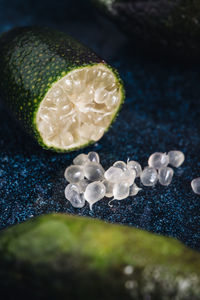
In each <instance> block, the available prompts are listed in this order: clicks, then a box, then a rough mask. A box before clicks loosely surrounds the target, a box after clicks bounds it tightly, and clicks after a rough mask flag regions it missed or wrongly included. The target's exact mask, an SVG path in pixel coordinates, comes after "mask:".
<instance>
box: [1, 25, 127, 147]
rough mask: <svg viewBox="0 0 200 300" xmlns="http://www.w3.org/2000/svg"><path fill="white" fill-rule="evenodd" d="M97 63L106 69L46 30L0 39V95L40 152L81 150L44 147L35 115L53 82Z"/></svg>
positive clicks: (69, 41)
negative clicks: (34, 140)
mask: <svg viewBox="0 0 200 300" xmlns="http://www.w3.org/2000/svg"><path fill="white" fill-rule="evenodd" d="M99 63H101V64H105V65H106V66H108V65H107V64H106V63H105V62H104V61H103V60H102V59H100V58H99V57H98V56H97V55H96V54H95V53H93V52H92V51H91V50H89V49H88V48H87V47H85V46H84V45H82V44H80V43H79V42H77V41H75V40H74V39H73V38H72V37H70V36H68V35H66V34H65V33H62V32H59V31H56V30H52V29H49V28H45V27H44V28H43V27H42V28H41V27H21V28H15V29H12V30H11V31H9V32H7V33H4V34H3V35H2V36H1V37H0V66H1V72H0V94H1V96H2V99H3V100H4V102H5V103H6V105H7V107H8V108H9V110H10V111H11V112H12V113H13V114H14V115H15V117H16V119H17V120H19V121H20V123H21V124H22V126H23V128H24V129H25V130H26V131H27V132H28V133H29V134H30V135H31V136H33V137H35V139H36V140H37V142H38V143H39V144H40V145H41V146H42V147H43V148H45V149H51V150H53V151H57V152H68V151H73V150H77V149H80V148H81V147H77V148H73V149H69V150H63V149H58V148H55V147H48V146H47V145H45V143H44V141H43V140H42V138H41V136H40V134H39V132H38V130H37V126H36V120H35V117H36V113H37V110H38V108H39V105H40V103H41V101H42V100H43V99H44V97H45V95H46V93H47V92H48V90H49V89H50V88H51V87H52V85H53V84H54V83H55V82H57V81H58V80H59V79H61V78H62V77H64V76H65V75H66V74H67V73H69V72H70V71H72V70H75V69H78V68H82V67H88V66H93V65H96V64H99ZM109 68H110V69H111V70H112V72H114V74H115V76H116V80H117V82H119V85H120V89H121V92H122V99H121V101H120V102H123V99H124V91H123V86H122V82H121V80H120V78H119V75H118V73H117V72H116V71H114V70H113V69H112V68H111V67H109ZM113 119H114V117H113ZM92 142H93V141H90V142H89V143H88V144H91V143H92ZM88 144H86V145H82V147H85V146H87V145H88Z"/></svg>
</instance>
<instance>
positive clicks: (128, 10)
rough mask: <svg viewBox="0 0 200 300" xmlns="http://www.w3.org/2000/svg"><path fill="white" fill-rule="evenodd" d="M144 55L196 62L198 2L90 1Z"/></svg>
mask: <svg viewBox="0 0 200 300" xmlns="http://www.w3.org/2000/svg"><path fill="white" fill-rule="evenodd" d="M91 1H92V2H93V3H94V4H95V5H96V6H97V7H98V8H99V9H100V10H101V11H102V12H103V13H105V14H106V15H107V16H108V17H109V18H111V19H112V20H113V21H114V22H115V23H116V24H117V25H118V26H119V28H120V29H121V30H122V31H124V32H126V33H127V34H128V35H129V37H131V38H132V39H133V41H134V42H137V46H140V47H141V48H142V49H144V51H145V52H146V53H152V52H153V53H154V54H158V53H160V52H162V53H164V54H165V55H171V56H172V55H173V56H175V57H176V58H179V59H180V58H182V59H183V58H184V59H187V60H188V61H189V60H190V61H192V60H199V59H200V58H199V48H200V39H199V35H200V1H199V0H194V1H191V0H173V1H170V0H159V1H140V0H91Z"/></svg>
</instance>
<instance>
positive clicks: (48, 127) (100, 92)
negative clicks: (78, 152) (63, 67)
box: [36, 63, 121, 150]
mask: <svg viewBox="0 0 200 300" xmlns="http://www.w3.org/2000/svg"><path fill="white" fill-rule="evenodd" d="M120 99H121V90H120V84H119V82H118V81H117V79H116V77H115V75H114V74H113V72H112V71H111V70H110V69H109V68H108V67H106V65H104V64H102V63H100V64H97V65H94V66H87V67H83V68H79V69H77V70H73V71H71V72H69V73H68V74H67V75H65V76H64V77H63V78H62V79H60V80H59V81H57V82H56V83H54V84H53V86H52V87H51V88H50V90H49V91H48V92H47V94H46V96H45V98H44V99H43V100H42V102H41V103H40V106H39V109H38V112H37V115H36V124H37V129H38V131H39V133H40V135H41V137H42V140H43V142H44V143H45V144H46V145H47V146H49V147H55V148H60V149H63V150H68V149H72V148H76V147H80V146H82V145H85V144H87V143H89V142H91V141H98V140H99V139H100V138H101V137H102V136H103V134H104V132H105V131H106V130H107V128H108V127H109V125H110V123H111V122H112V119H113V117H114V115H115V114H116V112H117V110H118V108H119V105H120Z"/></svg>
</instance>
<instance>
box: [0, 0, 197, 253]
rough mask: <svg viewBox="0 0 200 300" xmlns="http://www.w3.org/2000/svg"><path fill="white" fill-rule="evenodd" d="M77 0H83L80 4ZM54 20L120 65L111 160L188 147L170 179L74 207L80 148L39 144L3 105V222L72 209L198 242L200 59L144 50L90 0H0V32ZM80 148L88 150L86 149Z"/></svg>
mask: <svg viewBox="0 0 200 300" xmlns="http://www.w3.org/2000/svg"><path fill="white" fill-rule="evenodd" d="M78 3H79V5H78ZM31 24H37V25H48V26H51V27H54V28H57V29H61V30H63V31H65V32H67V33H70V34H73V36H75V37H77V38H78V39H79V40H81V41H83V42H84V43H85V44H87V45H88V46H90V47H91V48H92V49H94V50H95V51H96V52H97V53H98V54H99V55H100V56H101V57H102V58H104V59H106V60H107V61H108V62H109V63H111V64H112V65H114V66H115V67H116V68H117V69H118V71H119V72H120V74H121V76H122V78H123V80H124V82H125V88H126V91H127V97H126V101H125V105H124V106H123V109H122V110H121V112H120V115H119V117H118V119H117V121H116V122H115V123H114V125H113V127H112V128H111V129H110V130H109V132H108V133H107V134H106V135H105V136H104V137H103V138H102V140H101V141H100V142H99V143H98V144H96V145H95V146H93V147H89V148H87V149H85V150H84V152H86V153H87V152H88V151H91V150H94V151H98V153H99V154H100V156H101V161H102V164H103V166H104V167H105V168H106V167H108V166H109V165H110V164H112V163H113V162H114V161H116V160H126V159H127V157H130V158H131V159H135V160H138V161H139V162H141V163H142V165H143V166H145V165H146V164H147V159H148V156H149V155H150V154H151V153H153V152H154V151H169V150H172V149H180V150H182V151H183V152H184V153H185V155H186V161H185V163H184V165H183V167H181V168H179V169H177V170H175V176H174V179H173V182H172V184H171V185H170V186H169V187H163V186H160V185H157V186H156V187H155V188H144V189H143V191H142V192H140V194H139V195H138V196H137V197H134V198H128V199H126V200H123V201H115V202H113V204H114V206H113V208H110V207H109V206H108V205H107V203H108V201H107V200H103V201H101V202H98V203H96V204H95V205H94V208H93V211H92V212H90V210H89V207H88V205H87V206H86V207H84V208H83V209H74V208H72V206H71V205H70V203H68V202H66V201H65V198H64V193H63V191H64V188H65V185H66V182H65V179H64V178H63V172H64V169H65V168H66V166H68V165H69V164H71V162H72V159H73V158H74V156H75V155H77V154H78V152H76V153H71V154H56V153H53V152H48V151H45V150H42V149H41V148H40V147H39V146H37V145H36V144H35V143H34V142H33V141H32V140H31V139H30V138H29V137H27V136H26V134H24V133H23V131H22V130H21V129H20V128H19V127H18V125H17V124H16V123H15V122H14V121H13V120H12V118H11V117H10V116H9V115H8V114H7V113H6V111H5V110H4V108H3V107H0V227H1V228H5V227H7V226H9V225H12V224H15V223H19V222H23V221H25V220H27V219H29V218H31V217H33V216H36V215H39V214H43V213H50V212H55V211H56V212H68V213H73V214H78V215H84V216H91V217H96V218H100V219H103V220H106V221H109V222H118V223H123V224H129V225H132V226H135V227H139V228H144V229H147V230H150V231H154V232H157V233H161V234H164V235H169V236H174V237H176V238H178V239H180V240H182V241H183V242H184V243H185V244H187V245H189V246H191V247H193V248H196V249H200V197H199V196H197V195H195V194H194V193H193V192H192V190H191V187H190V182H191V180H192V179H193V178H195V177H198V176H200V76H199V72H200V71H199V66H197V65H196V66H195V65H193V66H192V65H185V64H184V63H180V62H179V63H176V62H174V61H170V60H168V61H167V59H166V58H165V57H163V58H155V57H154V58H150V57H144V56H142V54H140V53H138V52H137V50H136V49H137V45H136V44H134V43H130V42H128V41H127V40H126V38H125V37H124V36H123V35H122V34H121V33H120V32H118V31H117V29H115V27H114V26H113V25H112V24H111V23H109V22H108V21H107V20H104V19H103V18H101V17H99V16H98V14H97V13H95V10H94V9H93V8H92V7H91V6H90V5H89V4H87V1H65V2H63V1H56V2H50V1H40V2H39V1H34V2H32V1H29V2H27V1H21V0H20V1H8V0H7V1H5V0H3V1H2V0H1V1H0V32H3V31H5V30H8V29H10V28H12V27H13V26H19V25H20V26H21V25H31ZM80 152H82V151H80Z"/></svg>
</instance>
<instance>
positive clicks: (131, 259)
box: [0, 215, 200, 300]
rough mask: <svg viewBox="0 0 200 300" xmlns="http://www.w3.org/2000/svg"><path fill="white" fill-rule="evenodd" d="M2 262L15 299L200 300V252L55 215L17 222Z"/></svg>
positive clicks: (2, 238)
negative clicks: (21, 222) (18, 223)
mask: <svg viewBox="0 0 200 300" xmlns="http://www.w3.org/2000/svg"><path fill="white" fill-rule="evenodd" d="M0 257H1V258H0V292H1V295H4V294H5V295H6V296H7V298H8V299H11V298H12V296H13V297H15V299H16V298H17V299H18V297H20V298H21V299H27V298H28V299H55V297H56V299H95V300H96V299H97V300H98V299H101V300H102V299H106V300H107V299H115V300H117V299H200V298H199V295H200V254H199V253H198V252H195V251H193V250H191V249H189V248H186V247H185V246H184V245H182V244H181V243H180V242H178V241H176V240H174V239H172V238H167V237H162V236H158V235H155V234H152V233H148V232H145V231H142V230H138V229H134V228H131V227H126V226H120V225H112V224H106V223H104V222H102V221H98V220H93V219H88V218H82V217H81V218H80V217H74V216H69V215H47V216H42V217H37V218H35V219H33V220H31V221H28V222H25V223H23V224H20V225H15V226H13V227H11V228H8V229H6V230H4V231H2V232H1V233H0ZM147 297H150V298H147ZM20 298H19V299H20ZM3 299H6V298H3ZM12 299H13V298H12Z"/></svg>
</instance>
